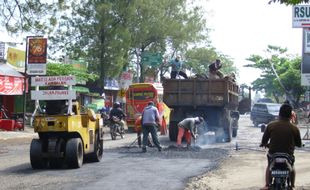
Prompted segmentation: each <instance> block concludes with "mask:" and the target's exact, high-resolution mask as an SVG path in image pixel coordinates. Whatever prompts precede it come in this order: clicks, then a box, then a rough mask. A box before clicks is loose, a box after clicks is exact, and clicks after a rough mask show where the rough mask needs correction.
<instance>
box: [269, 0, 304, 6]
mask: <svg viewBox="0 0 310 190" xmlns="http://www.w3.org/2000/svg"><path fill="white" fill-rule="evenodd" d="M276 2H279V3H281V4H286V5H297V4H300V3H309V0H270V1H269V4H271V3H276Z"/></svg>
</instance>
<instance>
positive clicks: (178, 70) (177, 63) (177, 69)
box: [170, 55, 188, 79]
mask: <svg viewBox="0 0 310 190" xmlns="http://www.w3.org/2000/svg"><path fill="white" fill-rule="evenodd" d="M170 65H171V73H170V78H172V79H175V78H176V76H177V75H181V76H182V77H183V78H185V79H187V78H188V77H187V75H186V73H185V72H183V71H182V65H183V63H182V61H181V60H180V56H179V55H178V56H177V57H176V58H175V59H173V60H171V61H170Z"/></svg>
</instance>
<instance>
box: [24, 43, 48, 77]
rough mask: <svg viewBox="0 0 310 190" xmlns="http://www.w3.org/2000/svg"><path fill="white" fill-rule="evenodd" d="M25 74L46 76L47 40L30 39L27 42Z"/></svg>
mask: <svg viewBox="0 0 310 190" xmlns="http://www.w3.org/2000/svg"><path fill="white" fill-rule="evenodd" d="M27 45H28V55H27V73H28V74H29V75H45V74H46V58H47V39H46V38H38V37H37V38H30V39H29V40H28V43H27Z"/></svg>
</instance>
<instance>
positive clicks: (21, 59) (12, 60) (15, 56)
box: [7, 47, 25, 69]
mask: <svg viewBox="0 0 310 190" xmlns="http://www.w3.org/2000/svg"><path fill="white" fill-rule="evenodd" d="M7 61H8V63H9V64H10V65H12V66H14V67H16V68H19V69H24V67H25V51H22V50H19V49H15V48H11V47H9V48H8V54H7Z"/></svg>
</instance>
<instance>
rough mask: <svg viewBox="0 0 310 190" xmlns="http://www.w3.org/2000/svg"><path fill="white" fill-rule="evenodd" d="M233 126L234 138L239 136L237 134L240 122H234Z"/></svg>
mask: <svg viewBox="0 0 310 190" xmlns="http://www.w3.org/2000/svg"><path fill="white" fill-rule="evenodd" d="M232 125H233V129H232V137H236V136H237V132H238V120H234V121H233V123H232Z"/></svg>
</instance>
